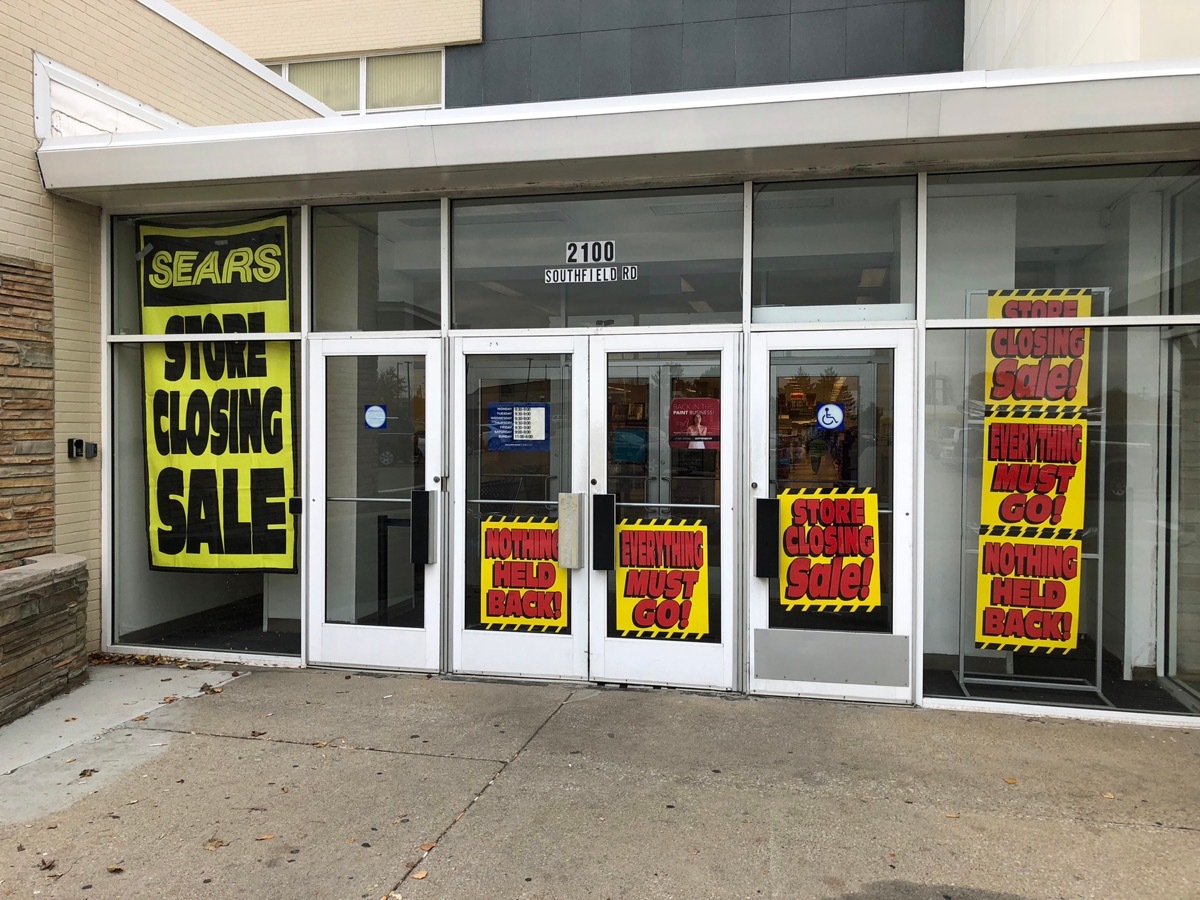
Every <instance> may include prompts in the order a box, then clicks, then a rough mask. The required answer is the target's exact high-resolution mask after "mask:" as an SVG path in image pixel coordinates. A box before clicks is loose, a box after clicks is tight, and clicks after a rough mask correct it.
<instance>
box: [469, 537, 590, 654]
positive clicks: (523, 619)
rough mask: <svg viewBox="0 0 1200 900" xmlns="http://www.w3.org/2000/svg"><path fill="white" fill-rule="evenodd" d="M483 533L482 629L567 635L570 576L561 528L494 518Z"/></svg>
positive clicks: (481, 563)
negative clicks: (561, 553) (561, 555)
mask: <svg viewBox="0 0 1200 900" xmlns="http://www.w3.org/2000/svg"><path fill="white" fill-rule="evenodd" d="M482 529H483V530H482V534H481V535H480V537H481V540H482V548H483V552H482V553H481V554H480V564H479V566H480V568H479V576H480V579H479V584H480V603H481V606H480V610H479V621H480V623H481V624H482V625H484V626H485V627H486V628H500V629H501V630H512V631H563V630H564V629H566V628H567V626H568V625H569V623H570V620H569V618H568V612H569V610H568V609H567V581H568V578H569V575H570V573H569V572H568V571H567V570H566V569H561V568H559V566H558V523H557V522H551V521H549V520H547V519H519V518H503V517H501V518H488V519H485V520H484V521H483V526H482Z"/></svg>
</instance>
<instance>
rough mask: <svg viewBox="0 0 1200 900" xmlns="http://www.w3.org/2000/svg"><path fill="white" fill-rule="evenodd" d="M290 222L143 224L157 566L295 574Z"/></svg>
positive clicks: (153, 560)
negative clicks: (168, 339)
mask: <svg viewBox="0 0 1200 900" xmlns="http://www.w3.org/2000/svg"><path fill="white" fill-rule="evenodd" d="M287 227H288V222H287V218H286V217H285V216H278V217H274V218H270V219H262V220H259V221H256V222H249V223H244V224H241V225H234V226H227V227H197V228H174V227H169V226H156V225H142V226H140V227H139V228H138V242H139V246H140V248H141V250H140V261H139V272H138V281H139V288H140V299H141V313H142V331H143V333H144V334H147V335H155V334H163V335H181V334H194V335H196V340H194V341H188V342H183V343H174V342H173V343H159V344H146V345H144V346H143V348H142V366H143V383H144V389H145V395H144V402H143V412H144V416H145V435H146V477H147V482H148V490H147V501H148V508H147V514H148V515H147V518H148V522H149V541H150V564H151V566H152V567H153V568H156V569H187V570H195V569H199V570H209V571H244V570H255V571H272V572H294V571H296V529H295V519H294V517H293V515H292V513H291V510H290V509H289V503H290V501H291V499H292V498H293V497H294V496H295V494H296V456H297V453H296V445H295V374H296V373H295V351H294V348H293V346H292V344H291V342H289V341H262V340H253V339H252V338H253V336H254V335H255V334H262V333H265V332H287V331H290V330H291V288H290V284H289V277H290V276H289V268H288V246H289V245H288V234H287Z"/></svg>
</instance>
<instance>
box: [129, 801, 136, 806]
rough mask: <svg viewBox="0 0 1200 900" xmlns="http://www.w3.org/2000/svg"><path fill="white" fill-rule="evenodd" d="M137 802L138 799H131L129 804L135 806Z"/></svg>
mask: <svg viewBox="0 0 1200 900" xmlns="http://www.w3.org/2000/svg"><path fill="white" fill-rule="evenodd" d="M135 803H137V801H136V800H130V801H129V803H128V804H127V805H128V806H133V805H134V804H135Z"/></svg>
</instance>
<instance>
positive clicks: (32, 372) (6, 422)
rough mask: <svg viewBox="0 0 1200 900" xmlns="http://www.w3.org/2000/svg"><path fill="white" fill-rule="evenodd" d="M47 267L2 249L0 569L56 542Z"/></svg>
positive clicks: (45, 550) (51, 327) (50, 288)
mask: <svg viewBox="0 0 1200 900" xmlns="http://www.w3.org/2000/svg"><path fill="white" fill-rule="evenodd" d="M53 291H54V287H53V280H52V277H51V268H50V266H48V265H46V264H44V263H35V262H32V261H30V260H21V259H13V258H12V257H8V256H0V569H3V568H7V567H8V566H12V565H16V564H18V563H19V561H20V560H22V559H26V558H28V557H31V556H37V555H38V554H42V553H49V552H51V551H52V550H53V549H54V296H53Z"/></svg>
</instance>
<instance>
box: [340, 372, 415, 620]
mask: <svg viewBox="0 0 1200 900" xmlns="http://www.w3.org/2000/svg"><path fill="white" fill-rule="evenodd" d="M368 409H369V410H370V411H371V412H372V414H373V415H377V416H378V417H379V419H378V421H374V420H373V421H372V422H370V423H369V424H370V426H371V427H369V428H364V427H363V424H364V421H365V417H366V411H367V410H368ZM325 421H326V427H325V454H326V458H327V459H329V460H330V461H335V460H336V463H335V464H334V465H331V466H330V467H329V471H328V474H327V476H326V497H325V512H326V534H325V547H324V548H323V550H322V551H321V552H323V553H324V554H325V621H326V622H340V623H346V624H352V625H386V626H390V627H403V628H422V627H424V624H425V566H424V564H423V563H420V562H418V563H416V564H414V563H413V561H412V553H411V547H412V535H413V531H412V529H413V491H414V490H421V489H422V488H423V486H424V484H425V358H424V357H422V356H332V357H329V358H328V359H327V360H326V393H325Z"/></svg>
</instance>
